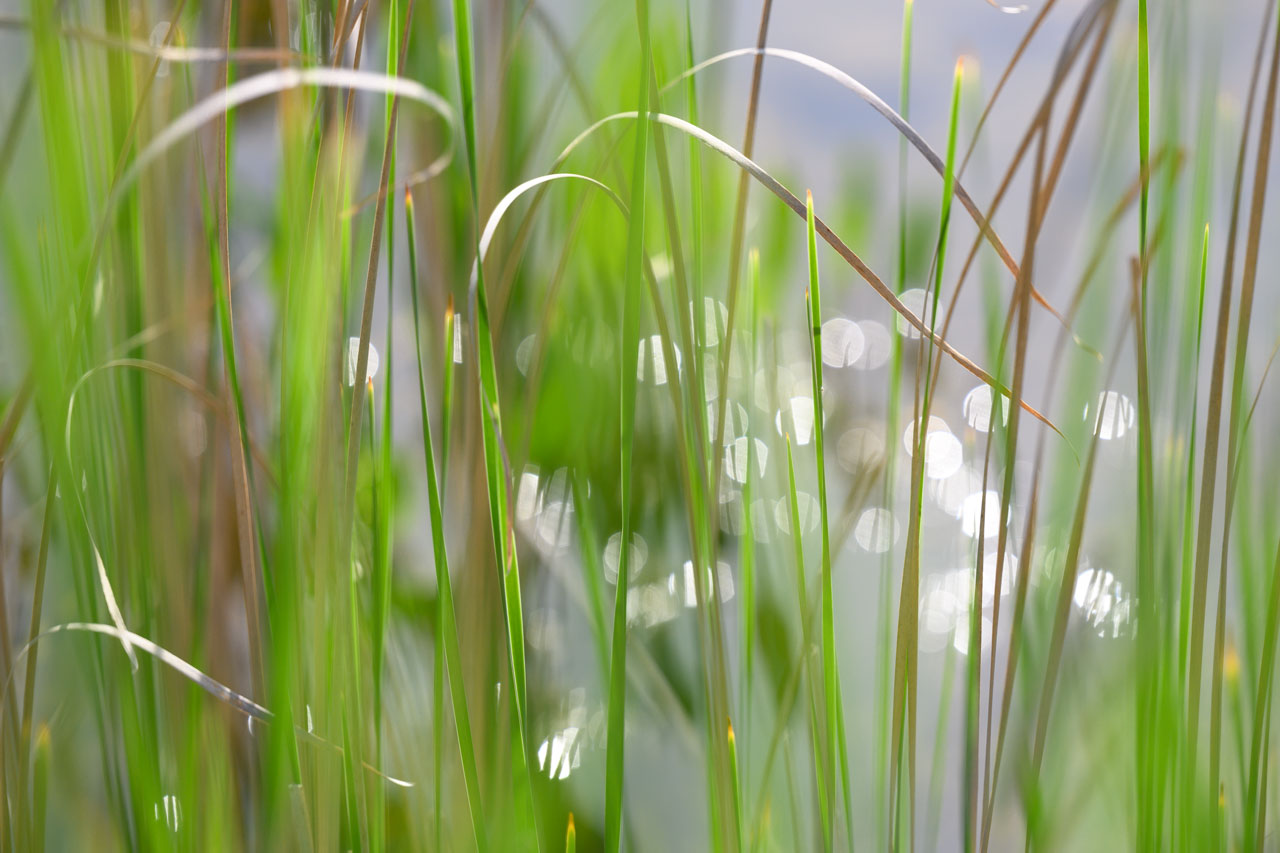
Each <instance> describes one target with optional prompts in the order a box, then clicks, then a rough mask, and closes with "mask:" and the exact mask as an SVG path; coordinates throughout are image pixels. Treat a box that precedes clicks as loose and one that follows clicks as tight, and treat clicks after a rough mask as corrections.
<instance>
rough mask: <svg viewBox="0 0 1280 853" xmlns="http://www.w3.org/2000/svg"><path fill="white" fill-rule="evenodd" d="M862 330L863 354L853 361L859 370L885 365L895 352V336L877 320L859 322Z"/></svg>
mask: <svg viewBox="0 0 1280 853" xmlns="http://www.w3.org/2000/svg"><path fill="white" fill-rule="evenodd" d="M858 328H859V329H861V330H862V342H863V346H862V355H860V356H859V357H858V360H857V361H855V362H854V363H853V366H854V367H855V368H857V369H858V370H875V369H876V368H878V367H883V366H884V364H885V362H887V361H888V360H889V355H890V354H891V353H892V352H893V336H891V335H890V334H889V330H888V329H886V328H885V327H884V324H882V323H877V322H876V321H875V320H863V321H862V322H861V323H859V324H858Z"/></svg>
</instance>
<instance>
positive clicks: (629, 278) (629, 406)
mask: <svg viewBox="0 0 1280 853" xmlns="http://www.w3.org/2000/svg"><path fill="white" fill-rule="evenodd" d="M636 21H637V27H638V30H639V36H640V81H639V90H640V91H639V95H638V99H639V107H638V108H637V111H636V122H635V130H636V133H635V152H634V158H633V161H632V167H631V203H630V205H629V210H630V219H629V221H628V224H627V254H626V272H625V278H624V283H623V288H624V291H623V308H622V344H621V345H622V358H620V359H619V365H620V366H619V370H620V371H621V376H620V377H619V383H620V386H621V389H622V399H621V400H620V403H619V442H620V444H619V453H620V459H619V472H618V488H619V490H620V492H621V503H622V539H621V542H622V546H621V548H619V550H618V585H617V587H616V590H615V599H614V607H613V642H612V651H611V652H610V655H609V707H608V734H607V742H606V747H605V749H606V758H605V761H606V764H605V850H608V851H617V850H619V849H620V848H621V844H622V793H623V783H624V779H623V773H624V761H625V752H624V749H625V745H624V739H625V727H626V702H627V590H628V589H629V588H630V585H631V584H630V580H631V579H630V572H631V531H632V523H633V521H632V488H633V486H632V456H631V454H632V446H633V443H634V435H635V408H636V361H635V359H636V357H637V355H638V353H639V340H640V317H639V314H640V284H641V276H642V264H643V262H644V223H645V177H646V174H647V167H648V160H649V155H648V151H649V144H648V141H649V123H648V121H647V120H646V119H645V116H646V115H647V114H648V112H649V74H650V70H649V68H650V66H649V63H650V53H649V8H648V3H647V2H645V0H636Z"/></svg>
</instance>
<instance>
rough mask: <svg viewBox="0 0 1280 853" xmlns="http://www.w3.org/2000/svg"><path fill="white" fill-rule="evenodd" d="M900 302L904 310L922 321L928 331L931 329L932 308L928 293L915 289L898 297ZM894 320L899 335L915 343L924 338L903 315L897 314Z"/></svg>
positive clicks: (905, 291) (906, 291)
mask: <svg viewBox="0 0 1280 853" xmlns="http://www.w3.org/2000/svg"><path fill="white" fill-rule="evenodd" d="M898 301H899V302H901V303H902V306H903V307H904V308H906V309H907V310H908V311H910V312H911V313H912V314H913V315H915V317H916V319H918V320H921V321H922V322H923V323H924V327H925V328H926V329H927V328H929V322H928V316H929V312H930V310H931V309H932V306H930V305H928V293H926V292H925V291H924V290H922V289H920V288H918V287H913V288H911V289H910V290H904V291H903V292H902V295H901V296H899V297H898ZM893 320H894V323H895V327H896V328H897V330H898V334H899V335H902V336H903V337H904V338H906V339H907V340H912V341H914V340H917V339H918V338H921V337H923V335H921V334H920V330H919V329H917V328H916V327H915V326H914V325H912V324H911V323H910V322H908V320H907V318H906V317H903V316H902V315H901V314H895V316H894V318H893Z"/></svg>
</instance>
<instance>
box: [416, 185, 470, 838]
mask: <svg viewBox="0 0 1280 853" xmlns="http://www.w3.org/2000/svg"><path fill="white" fill-rule="evenodd" d="M405 227H406V229H407V235H408V244H409V283H410V284H409V294H410V297H411V300H410V301H411V302H412V304H413V339H414V351H415V353H416V356H417V363H418V401H419V414H420V416H421V418H422V452H423V455H424V456H425V457H426V463H427V499H428V501H429V504H428V508H429V510H430V513H431V550H432V555H433V557H434V558H435V565H436V577H437V581H436V582H437V585H438V589H439V592H438V594H437V595H438V597H437V606H438V610H437V615H436V620H437V630H438V636H439V642H440V644H441V646H442V647H443V649H444V657H445V669H446V670H447V672H448V677H449V695H450V699H451V700H452V702H453V721H454V725H455V726H456V728H457V733H458V749H459V752H460V754H461V758H462V774H463V779H464V780H465V787H466V792H467V805H468V806H469V808H470V811H471V827H472V832H473V833H474V835H475V842H476V846H477V847H478V848H479V849H481V850H485V849H488V841H487V837H488V833H487V831H486V829H485V819H486V815H485V812H484V808H483V806H482V804H481V802H480V774H479V772H478V770H477V767H476V757H475V742H474V739H473V737H472V733H471V717H470V714H469V713H468V712H467V691H466V686H465V684H464V683H463V680H462V655H461V652H460V651H459V643H458V622H457V615H456V610H455V607H454V603H453V581H452V579H451V578H450V575H449V553H448V550H447V549H446V547H445V540H444V530H445V519H444V510H443V508H442V506H441V499H440V483H439V480H438V478H437V474H436V456H435V446H434V442H433V441H432V438H431V418H430V414H429V413H428V411H427V384H426V372H425V369H424V367H423V363H422V322H421V317H420V314H419V309H418V253H417V248H416V243H417V236H416V233H417V232H416V228H415V225H414V214H413V197H412V196H411V195H409V194H408V193H406V194H405ZM447 427H448V424H446V425H445V428H446V429H447ZM439 725H440V721H439V720H437V721H436V726H437V727H439ZM437 784H438V783H437ZM436 819H437V820H440V815H439V813H438V812H437V814H436Z"/></svg>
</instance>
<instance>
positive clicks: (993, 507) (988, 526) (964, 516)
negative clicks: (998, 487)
mask: <svg viewBox="0 0 1280 853" xmlns="http://www.w3.org/2000/svg"><path fill="white" fill-rule="evenodd" d="M984 494H985V495H986V499H987V503H986V510H985V515H984V514H983V505H982V496H983V495H984ZM979 525H981V526H982V538H984V539H986V538H989V537H991V536H995V535H996V534H997V533H999V532H1000V493H999V492H997V491H994V490H992V489H988V490H987V491H986V492H974V493H973V494H971V495H969V496H968V497H967V498H965V499H964V500H963V501H961V503H960V527H961V529H962V530H964V535H965V536H968V537H969V538H970V539H976V538H978V526H979Z"/></svg>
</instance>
